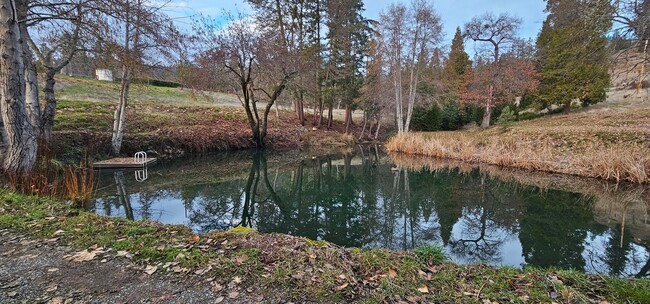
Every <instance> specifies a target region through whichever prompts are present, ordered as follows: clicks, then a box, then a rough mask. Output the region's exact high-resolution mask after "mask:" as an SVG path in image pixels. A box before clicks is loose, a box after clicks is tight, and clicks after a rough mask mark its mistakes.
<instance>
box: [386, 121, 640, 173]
mask: <svg viewBox="0 0 650 304" xmlns="http://www.w3.org/2000/svg"><path fill="white" fill-rule="evenodd" d="M386 149H387V150H388V151H391V152H400V153H406V154H414V155H422V156H427V157H434V158H444V159H453V160H460V161H466V162H475V163H486V164H491V165H497V166H503V167H513V168H520V169H526V170H535V171H545V172H556V173H563V174H571V175H577V176H584V177H595V178H601V179H606V180H613V181H627V182H633V183H649V182H650V151H648V149H647V148H644V147H641V146H635V145H615V146H606V145H600V144H598V143H589V144H585V145H584V146H581V147H579V149H577V148H576V149H559V148H555V147H553V145H551V144H550V143H548V142H541V143H540V142H532V141H530V140H521V139H517V138H515V137H511V136H504V137H500V136H497V135H490V136H485V137H478V136H467V135H465V134H463V133H453V134H452V135H449V134H445V135H439V136H436V135H435V134H425V133H406V134H401V135H396V136H394V137H393V138H391V139H390V140H389V141H388V143H387V144H386Z"/></svg>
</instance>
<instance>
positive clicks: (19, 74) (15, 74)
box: [0, 0, 37, 174]
mask: <svg viewBox="0 0 650 304" xmlns="http://www.w3.org/2000/svg"><path fill="white" fill-rule="evenodd" d="M18 22H19V17H18V12H17V6H16V2H15V1H14V0H1V1H0V53H1V54H2V57H1V59H0V98H1V99H2V100H1V101H0V102H1V105H0V108H1V110H2V120H3V122H4V125H5V129H6V133H7V150H6V151H5V155H4V157H5V159H4V169H5V172H7V173H10V174H26V173H28V172H29V171H31V169H32V167H33V166H34V163H35V162H36V148H37V146H36V136H35V135H34V131H33V129H32V126H31V124H30V122H29V119H28V117H27V111H26V109H25V74H24V64H23V47H24V45H23V43H22V40H21V36H20V30H19V26H18Z"/></svg>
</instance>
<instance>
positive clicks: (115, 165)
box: [93, 157, 156, 169]
mask: <svg viewBox="0 0 650 304" xmlns="http://www.w3.org/2000/svg"><path fill="white" fill-rule="evenodd" d="M155 162H156V159H155V158H147V159H146V160H144V161H143V160H136V159H135V158H133V157H118V158H111V159H107V160H102V161H99V162H95V163H93V168H96V169H123V168H142V167H145V166H148V165H151V164H153V163H155Z"/></svg>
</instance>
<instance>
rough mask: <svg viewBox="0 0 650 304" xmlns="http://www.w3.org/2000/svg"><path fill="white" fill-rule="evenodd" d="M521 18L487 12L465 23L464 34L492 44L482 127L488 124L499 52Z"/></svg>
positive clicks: (511, 37) (510, 38)
mask: <svg viewBox="0 0 650 304" xmlns="http://www.w3.org/2000/svg"><path fill="white" fill-rule="evenodd" d="M520 24H521V19H519V18H515V17H512V16H510V15H508V14H501V15H499V16H498V17H496V16H494V14H492V13H487V14H484V15H482V16H479V17H474V18H472V20H471V21H470V22H468V23H466V24H465V36H466V37H467V38H469V39H472V40H474V41H479V42H488V43H490V44H491V46H492V56H493V57H492V58H493V59H492V60H493V61H492V71H491V74H492V81H491V83H490V86H489V88H488V94H487V101H486V104H485V114H483V122H482V123H481V127H482V128H487V127H489V126H490V118H491V116H492V108H493V107H494V89H495V87H496V81H497V79H498V76H499V52H500V51H501V49H502V48H503V47H505V46H506V45H509V44H511V43H512V42H513V41H514V40H515V38H516V34H517V31H518V30H519V25H520Z"/></svg>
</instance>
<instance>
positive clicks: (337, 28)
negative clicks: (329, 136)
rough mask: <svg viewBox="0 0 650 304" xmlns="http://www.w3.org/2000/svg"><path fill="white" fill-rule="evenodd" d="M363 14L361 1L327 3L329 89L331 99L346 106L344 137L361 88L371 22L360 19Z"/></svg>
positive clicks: (343, 0) (348, 0) (350, 0)
mask: <svg viewBox="0 0 650 304" xmlns="http://www.w3.org/2000/svg"><path fill="white" fill-rule="evenodd" d="M362 12H363V2H362V1H361V0H339V1H329V2H328V3H327V17H328V19H327V28H328V34H327V39H328V40H329V48H328V53H329V54H328V58H327V59H328V61H329V66H330V69H331V77H329V79H328V80H329V83H328V85H329V86H330V87H332V90H331V91H332V93H333V95H334V96H333V97H334V98H335V99H337V100H339V101H341V103H343V104H344V105H345V126H346V128H345V130H346V133H348V132H349V126H350V124H352V110H353V107H354V102H355V99H356V98H357V97H359V90H360V89H361V85H362V84H363V75H362V74H361V69H362V68H363V59H364V57H365V56H366V53H367V44H368V40H369V34H368V33H369V30H370V27H369V22H370V21H369V20H367V19H365V18H364V17H363V16H362V15H361V13H362ZM331 107H332V104H330V109H331ZM330 121H331V119H330Z"/></svg>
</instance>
